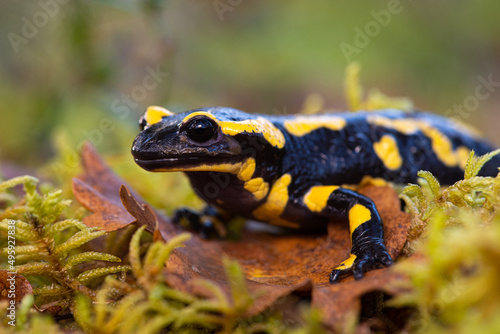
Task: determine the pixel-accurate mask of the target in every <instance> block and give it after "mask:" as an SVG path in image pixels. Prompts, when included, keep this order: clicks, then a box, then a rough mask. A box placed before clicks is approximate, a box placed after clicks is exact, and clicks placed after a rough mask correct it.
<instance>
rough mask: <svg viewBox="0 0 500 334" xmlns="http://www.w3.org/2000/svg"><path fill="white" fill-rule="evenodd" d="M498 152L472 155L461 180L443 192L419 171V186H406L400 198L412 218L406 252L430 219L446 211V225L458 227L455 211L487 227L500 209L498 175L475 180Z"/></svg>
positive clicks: (412, 248) (435, 181)
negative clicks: (466, 213)
mask: <svg viewBox="0 0 500 334" xmlns="http://www.w3.org/2000/svg"><path fill="white" fill-rule="evenodd" d="M499 153H500V150H496V151H493V152H490V153H487V154H485V155H483V156H479V157H475V155H474V151H471V153H470V155H469V158H468V159H467V163H466V167H465V171H464V179H463V180H460V181H458V182H456V183H455V184H453V185H451V186H449V187H447V188H443V187H441V184H440V183H439V181H438V180H437V179H436V177H434V175H432V173H430V172H427V171H419V172H418V176H419V177H420V178H421V179H420V185H416V184H409V185H408V186H407V187H405V188H404V189H403V191H402V193H401V195H400V197H401V199H403V200H404V201H405V203H406V206H407V208H408V210H409V211H410V213H411V214H412V226H411V227H410V231H409V235H408V243H407V251H409V252H413V251H414V250H415V246H414V242H415V241H416V240H418V239H419V238H420V237H421V236H422V235H423V234H424V233H425V231H426V226H427V225H428V222H429V219H430V218H431V217H432V216H433V214H435V213H436V211H443V210H444V211H446V213H447V215H446V217H448V218H447V219H445V223H446V225H453V224H454V223H459V220H457V219H455V218H454V217H456V215H455V214H454V213H453V212H457V210H458V209H462V210H465V211H468V212H474V213H475V214H476V215H479V216H480V217H481V218H482V221H483V223H488V222H490V221H491V220H492V219H493V218H494V212H495V211H496V210H495V209H497V208H498V207H499V206H500V199H499V196H498V194H499V190H500V174H498V175H497V176H496V177H482V176H478V173H479V171H480V170H481V168H482V167H483V166H484V164H486V163H487V162H488V161H489V160H491V158H493V157H494V156H495V155H497V154H499Z"/></svg>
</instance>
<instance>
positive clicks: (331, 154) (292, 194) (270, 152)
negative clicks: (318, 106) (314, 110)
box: [132, 107, 500, 281]
mask: <svg viewBox="0 0 500 334" xmlns="http://www.w3.org/2000/svg"><path fill="white" fill-rule="evenodd" d="M200 110H202V111H210V112H211V113H212V114H213V115H215V116H216V118H217V119H218V120H219V121H243V120H248V119H256V118H257V117H259V116H260V117H265V118H267V119H268V120H270V121H271V122H272V123H273V124H274V125H275V126H276V127H277V128H278V129H279V130H281V132H282V133H283V135H284V136H285V145H284V147H283V148H281V149H279V148H276V147H274V146H272V145H271V144H270V143H269V142H268V141H266V140H265V139H264V138H263V136H262V134H259V133H240V134H237V135H234V136H229V135H225V134H223V133H222V132H220V131H219V133H218V134H217V135H216V136H215V138H214V139H213V140H212V141H211V142H210V143H208V144H206V145H202V146H200V145H198V144H196V143H193V142H190V140H189V139H187V138H186V136H185V133H184V132H183V129H182V127H181V125H180V122H181V121H182V119H184V117H186V116H187V115H189V114H190V113H192V112H194V111H188V112H185V113H182V114H177V115H173V116H169V117H165V118H164V119H163V120H162V121H161V122H159V123H156V124H153V125H151V126H149V127H147V128H146V129H145V130H144V131H142V132H141V133H140V134H139V135H138V136H137V138H136V139H135V141H134V144H133V147H132V153H133V155H134V157H135V159H136V162H137V163H138V164H139V165H140V166H141V167H143V168H145V169H147V170H154V169H156V168H161V167H164V166H167V167H171V166H178V167H179V168H184V167H186V166H196V165H200V164H221V163H235V162H242V161H245V160H246V159H247V158H248V157H253V158H254V159H255V161H256V170H255V173H254V174H253V177H262V178H263V179H264V180H265V181H266V182H268V183H269V184H270V185H272V184H273V183H274V182H275V181H276V180H277V179H278V178H280V177H281V176H283V175H284V174H290V176H291V183H290V185H289V186H288V195H289V196H288V202H287V205H286V207H285V209H284V212H283V213H282V215H281V218H282V219H284V220H287V221H290V222H294V223H298V224H299V227H300V228H302V229H318V228H324V227H325V226H326V222H327V221H328V220H330V219H332V218H337V217H341V218H342V217H346V215H347V213H348V212H349V210H350V209H351V208H352V207H353V206H354V205H356V204H362V205H363V206H365V207H367V208H369V209H370V211H371V212H372V219H371V220H370V221H369V222H366V223H365V224H362V225H361V226H359V227H358V229H357V230H355V231H353V233H352V240H353V249H352V251H351V253H352V254H355V255H356V256H358V259H357V261H358V262H357V263H355V265H354V267H353V268H348V269H347V270H334V271H333V272H332V276H331V280H332V281H338V279H339V277H340V275H344V274H346V273H351V272H354V275H355V277H356V278H359V277H361V276H362V272H363V271H364V270H366V269H367V268H368V267H371V266H372V265H373V264H374V263H375V262H381V263H382V264H384V265H390V264H391V263H392V260H391V259H390V256H389V255H388V254H387V252H386V251H385V246H384V245H383V239H382V222H381V220H380V217H379V216H378V212H377V211H376V208H375V206H374V205H373V202H372V201H371V200H370V199H368V198H366V197H364V196H362V195H360V194H357V193H356V192H353V191H350V190H346V189H343V188H339V189H338V190H336V191H334V192H332V193H331V195H330V197H329V200H328V205H327V207H326V208H325V209H324V210H323V211H321V212H319V213H318V212H312V211H310V210H309V209H308V207H307V206H306V205H305V204H304V203H303V200H302V199H303V197H304V195H305V194H306V193H307V192H308V191H309V190H310V189H311V187H313V186H318V185H325V186H327V185H338V186H341V185H343V184H357V183H359V182H360V181H361V179H362V178H363V177H364V176H372V177H378V178H383V179H385V180H388V181H391V182H394V183H401V184H405V183H408V182H413V183H414V182H416V180H417V172H418V171H419V170H427V171H430V172H432V173H433V174H434V175H435V176H436V177H437V179H438V180H439V181H440V182H441V183H442V184H451V183H453V182H455V181H457V180H459V179H461V178H463V173H464V171H463V170H462V169H460V168H459V167H453V168H450V167H448V166H446V165H445V164H443V163H442V162H441V160H440V159H439V158H438V156H436V154H435V153H434V151H433V149H432V144H431V140H430V139H429V138H428V137H427V136H426V135H425V134H424V133H422V132H421V131H418V132H416V133H414V134H409V135H407V134H404V133H401V132H399V131H397V130H395V129H391V128H386V127H384V126H378V125H374V124H370V123H369V122H367V116H370V115H381V116H384V117H387V118H390V119H400V118H404V119H414V120H424V121H426V122H427V123H428V124H429V125H431V126H432V127H434V128H436V129H438V130H439V131H440V132H441V133H442V134H444V135H445V136H446V137H448V138H449V140H450V141H451V143H452V144H453V148H454V149H455V148H457V147H459V146H465V147H467V148H469V149H474V150H475V152H476V155H482V154H485V153H488V152H490V151H492V150H493V149H494V148H493V147H492V146H491V145H490V144H488V143H487V142H486V141H484V140H482V139H479V138H476V137H475V136H473V135H471V134H469V133H468V132H467V131H465V130H464V129H463V128H460V127H458V126H457V125H456V124H455V123H453V122H451V121H449V120H447V119H445V118H443V117H439V116H435V115H431V114H428V113H423V112H411V113H406V112H402V111H397V110H383V111H380V112H369V113H365V112H356V113H335V114H334V115H335V116H340V117H342V118H344V119H345V120H346V122H347V124H346V126H345V127H344V128H343V129H341V130H338V131H337V130H330V129H327V128H319V129H317V130H314V131H312V132H311V133H309V134H306V135H304V136H295V135H293V134H291V133H289V132H288V131H287V130H286V128H285V126H284V122H285V121H286V120H287V119H291V118H293V117H295V116H268V115H253V114H247V113H244V112H241V111H238V110H235V109H231V108H222V107H213V108H205V109H198V110H195V111H200ZM385 134H391V135H393V136H394V138H395V139H396V142H397V145H398V148H399V152H400V155H401V157H402V160H403V164H402V166H401V168H399V169H397V170H390V169H387V168H386V167H385V166H384V164H383V162H382V161H381V160H380V159H379V158H378V156H377V155H376V154H375V151H374V148H373V143H375V142H378V141H379V140H380V138H381V137H382V136H383V135H385ZM498 166H500V158H499V157H495V158H493V159H492V160H491V161H490V162H489V163H487V164H486V166H485V167H484V168H483V169H482V171H481V173H480V174H481V175H484V176H486V175H488V176H494V175H496V174H497V173H498V169H497V167H498ZM186 174H187V176H188V177H189V179H190V181H191V184H192V186H193V189H194V190H195V191H196V193H197V194H198V195H199V196H200V197H201V198H203V199H204V200H205V201H206V202H207V203H209V204H210V205H212V206H214V207H217V208H220V209H222V210H223V211H224V212H226V213H228V214H229V215H231V214H233V215H242V216H245V217H248V218H255V217H254V216H253V214H252V211H253V210H255V209H256V208H258V207H259V206H260V205H262V204H263V203H264V202H265V201H266V198H263V199H262V200H260V201H257V200H256V199H255V198H254V196H253V195H252V193H250V192H248V191H247V190H245V189H244V187H243V185H244V182H243V181H241V180H239V179H238V178H237V177H236V176H235V175H234V174H231V173H224V172H208V171H191V172H186ZM186 212H188V211H185V213H186ZM191 216H192V217H194V215H193V214H192V213H191ZM201 216H203V215H201ZM201 216H200V217H201ZM196 219H197V220H196ZM194 220H196V221H197V222H198V224H199V223H200V218H199V217H196V218H195V219H194Z"/></svg>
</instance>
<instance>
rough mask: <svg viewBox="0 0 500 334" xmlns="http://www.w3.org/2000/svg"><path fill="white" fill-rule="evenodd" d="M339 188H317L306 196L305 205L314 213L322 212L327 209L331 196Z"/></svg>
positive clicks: (313, 188)
mask: <svg viewBox="0 0 500 334" xmlns="http://www.w3.org/2000/svg"><path fill="white" fill-rule="evenodd" d="M335 189H338V186H315V187H312V188H311V189H309V191H308V192H307V194H305V196H304V204H305V205H306V206H307V207H308V208H309V210H311V211H313V212H321V211H323V209H324V208H325V207H326V203H327V202H328V198H329V197H330V194H331V193H332V192H333V191H335Z"/></svg>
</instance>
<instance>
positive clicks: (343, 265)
mask: <svg viewBox="0 0 500 334" xmlns="http://www.w3.org/2000/svg"><path fill="white" fill-rule="evenodd" d="M354 260H356V255H354V254H351V255H350V256H349V258H348V259H347V260H345V261H343V262H342V263H341V264H339V266H338V267H337V268H335V270H345V269H349V268H351V267H352V266H353V264H354Z"/></svg>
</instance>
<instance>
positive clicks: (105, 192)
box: [74, 146, 410, 328]
mask: <svg viewBox="0 0 500 334" xmlns="http://www.w3.org/2000/svg"><path fill="white" fill-rule="evenodd" d="M82 156H83V161H84V167H85V171H86V172H85V174H84V175H83V176H81V177H80V178H79V179H76V180H75V181H74V189H76V191H77V193H78V195H76V194H75V195H76V196H77V198H78V200H80V201H81V202H82V204H84V206H86V207H87V208H89V209H90V210H92V211H93V212H94V214H93V215H91V216H90V217H92V218H89V219H87V220H84V222H85V223H86V224H94V225H91V226H100V225H102V226H110V227H111V229H110V230H115V229H119V228H121V227H125V226H127V225H128V224H130V223H132V222H134V218H132V216H134V217H135V219H136V220H137V223H138V224H139V225H146V226H148V229H152V228H153V226H155V233H156V234H157V235H158V234H161V236H162V238H163V239H164V240H169V239H171V238H172V237H173V236H175V235H177V234H179V233H181V232H183V230H182V229H181V228H180V227H179V226H174V225H173V224H172V223H171V222H170V220H169V219H168V218H166V217H165V216H164V215H162V214H161V213H158V212H155V211H154V210H151V209H150V208H149V207H148V206H147V205H145V204H144V203H145V201H144V200H143V199H141V198H140V197H139V196H137V195H135V194H134V193H133V192H130V191H128V189H127V188H126V187H123V188H122V189H121V190H119V189H120V186H121V185H122V184H124V183H125V182H123V181H122V180H120V179H119V178H118V177H117V176H115V175H114V174H113V173H112V172H111V170H110V169H109V167H107V166H106V165H105V164H104V163H103V161H102V160H101V159H100V158H99V156H98V155H97V153H96V152H95V151H94V150H93V149H92V148H91V147H90V146H85V147H84V152H83V154H82ZM94 169H95V171H94ZM75 184H76V186H75ZM104 184H105V185H104ZM360 192H361V193H362V194H364V195H366V196H368V197H370V198H372V199H373V200H374V202H375V204H376V205H377V207H378V209H379V212H380V215H381V217H382V219H383V221H384V234H385V241H386V246H387V250H388V251H389V253H390V254H391V256H392V257H393V259H396V258H397V257H398V255H399V254H400V253H401V250H402V248H403V245H404V243H405V241H406V234H407V231H408V228H409V225H410V217H409V215H408V214H406V213H404V212H401V210H400V201H399V198H398V196H397V194H396V192H395V191H394V190H393V189H392V188H390V187H382V188H380V187H366V188H364V189H362V190H360ZM119 193H120V194H121V201H120V198H119V197H118V194H119ZM99 201H102V203H99ZM96 202H97V203H96ZM121 202H123V205H124V206H125V207H127V208H128V209H129V212H130V214H129V213H123V210H125V209H124V208H123V206H121ZM131 215H132V216H131ZM108 228H109V227H108ZM242 235H243V238H242V240H239V241H224V240H208V241H207V240H203V239H201V238H199V237H198V236H196V235H194V236H193V237H192V238H191V239H190V240H188V241H187V242H186V247H182V248H177V249H176V250H175V251H174V252H173V253H172V255H171V256H170V258H169V260H168V262H167V267H166V269H165V280H166V282H167V283H168V284H169V285H171V286H172V287H174V288H176V289H179V290H182V291H188V292H192V293H203V291H200V290H199V286H197V285H196V284H195V282H196V281H197V280H198V279H209V280H212V281H214V282H217V284H218V285H220V286H221V288H222V289H223V291H224V292H225V293H226V295H227V296H228V297H229V296H230V288H229V284H228V282H227V278H226V275H225V271H224V266H223V264H222V258H223V257H224V256H228V257H230V258H233V259H236V260H238V262H239V263H240V265H241V266H242V268H243V270H244V272H245V275H246V278H247V283H248V288H249V291H250V292H251V293H256V294H257V295H260V296H262V297H261V298H259V299H258V300H257V301H256V302H255V303H254V305H252V307H251V309H250V310H249V314H250V315H253V314H258V313H259V312H261V311H263V310H264V309H266V308H268V307H270V306H273V304H274V303H275V302H276V300H277V299H278V298H280V297H283V296H286V295H288V294H290V293H292V292H294V291H311V290H312V295H313V305H314V306H315V307H318V308H320V309H321V310H322V312H323V313H324V314H325V315H326V317H325V324H326V325H328V326H329V327H330V328H332V327H333V325H334V323H335V322H337V321H338V322H340V323H341V322H343V321H345V319H347V318H348V317H349V315H351V314H354V316H356V315H357V314H359V309H360V307H359V305H360V303H361V299H360V298H361V296H362V295H364V294H366V293H369V292H371V291H391V285H392V283H393V282H394V281H397V280H400V279H402V278H401V277H400V276H397V275H396V276H395V275H394V274H393V273H392V272H391V271H390V270H374V271H371V272H369V273H367V274H366V276H367V277H366V278H365V279H363V280H361V281H353V279H352V277H347V278H346V279H344V280H343V281H342V282H341V283H340V284H337V285H330V284H329V283H328V275H329V273H330V271H331V270H332V268H334V267H335V266H336V265H338V264H339V263H340V262H342V261H343V260H345V259H346V258H347V257H348V255H349V250H350V246H351V245H350V239H349V231H348V224H347V222H337V223H331V224H330V225H329V226H328V234H324V235H312V234H302V233H300V234H299V233H288V234H272V233H269V232H258V231H255V230H252V229H248V227H247V230H246V231H245V232H244V233H242ZM395 293H397V291H396V292H395ZM339 298H341V299H342V300H343V301H338V299H339ZM336 301H338V303H337V305H342V307H337V308H332V303H335V302H336ZM332 312H334V313H335V316H334V317H333V316H332V315H331V314H332Z"/></svg>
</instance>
